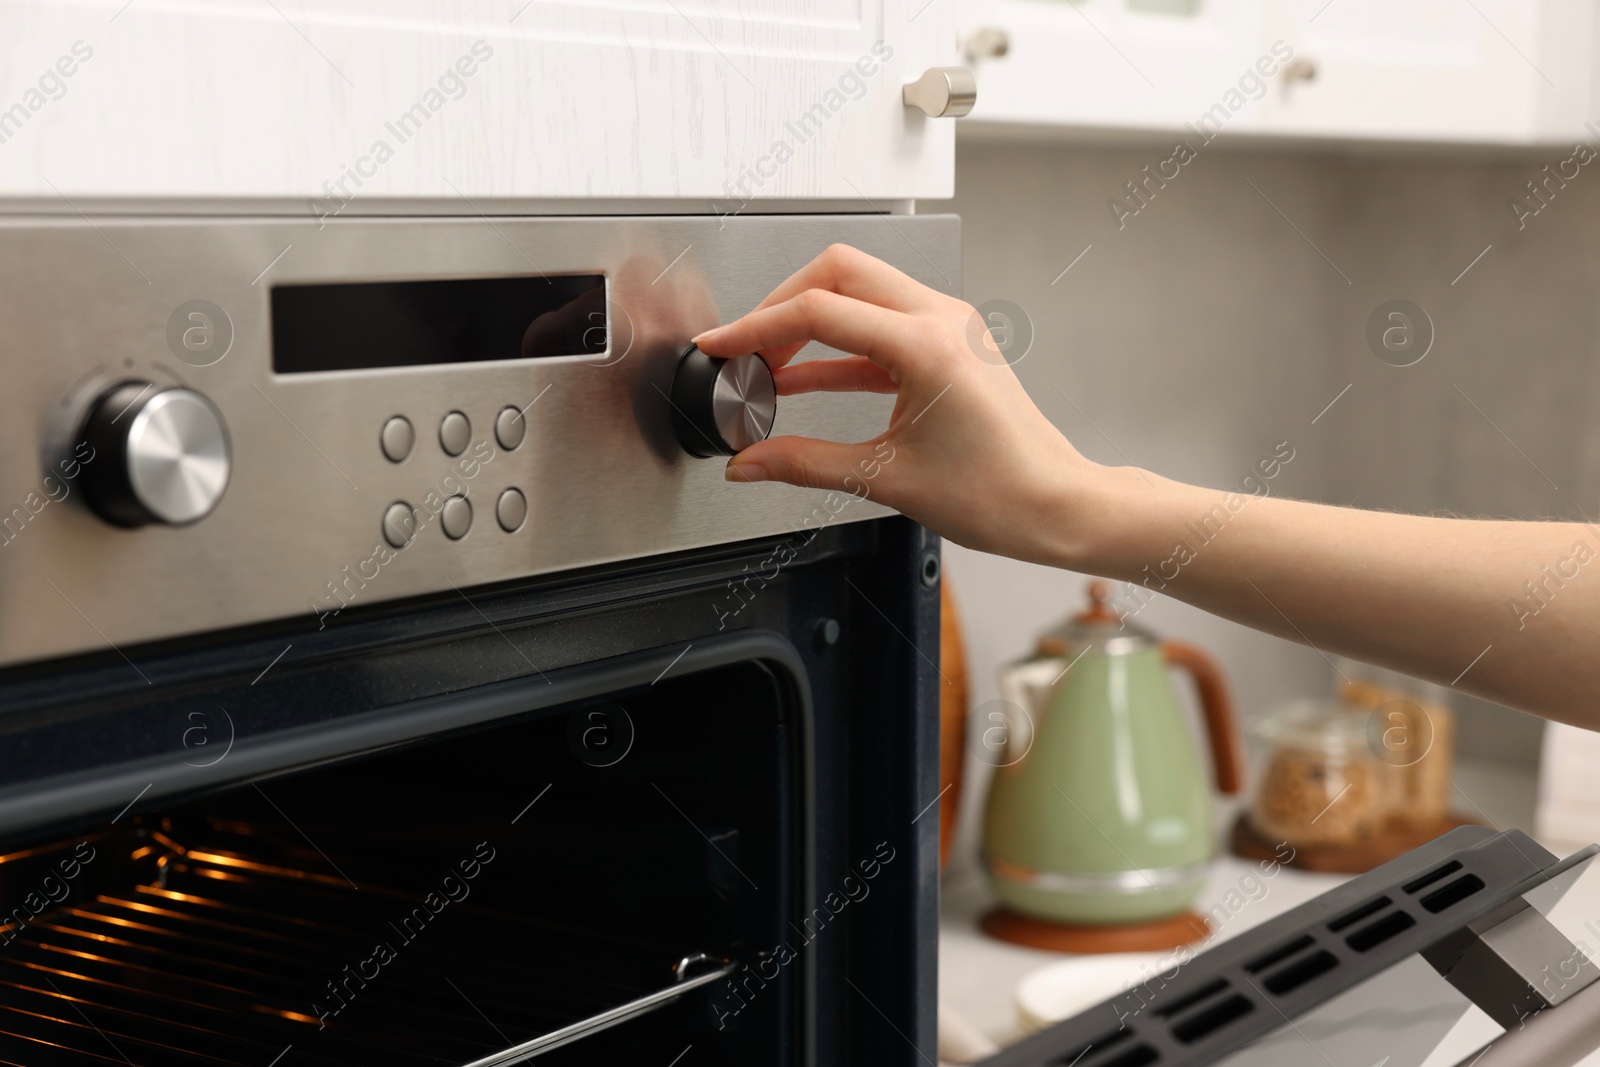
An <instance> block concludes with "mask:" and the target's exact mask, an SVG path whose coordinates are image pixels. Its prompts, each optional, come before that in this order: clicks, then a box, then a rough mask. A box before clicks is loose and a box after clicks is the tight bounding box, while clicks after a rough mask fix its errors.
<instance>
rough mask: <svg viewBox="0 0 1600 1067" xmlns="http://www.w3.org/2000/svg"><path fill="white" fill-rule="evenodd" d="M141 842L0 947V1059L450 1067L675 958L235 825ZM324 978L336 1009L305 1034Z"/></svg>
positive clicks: (665, 981)
mask: <svg viewBox="0 0 1600 1067" xmlns="http://www.w3.org/2000/svg"><path fill="white" fill-rule="evenodd" d="M161 838H163V835H160V834H156V835H153V836H145V837H144V838H143V839H142V840H143V842H144V843H142V844H138V843H133V844H130V846H129V847H128V848H126V849H124V850H123V852H122V854H121V855H120V856H118V857H116V860H117V861H118V862H127V863H130V864H132V865H133V869H136V870H137V871H139V872H140V873H141V874H142V877H138V878H131V879H130V880H129V881H128V883H127V886H128V887H127V888H126V889H118V890H114V891H101V892H98V893H94V894H92V895H90V896H87V897H84V898H81V899H69V900H67V901H65V902H64V903H62V904H61V905H60V906H58V907H56V908H54V909H53V910H49V911H46V912H44V913H42V914H41V915H39V916H38V917H37V918H35V919H33V920H32V921H31V922H29V923H28V924H27V925H26V926H25V927H24V928H22V929H21V930H20V932H18V933H17V934H16V936H15V937H14V939H12V940H11V941H10V942H9V943H8V944H6V945H5V947H4V948H3V949H0V1065H10V1064H15V1065H17V1067H56V1065H74V1067H76V1065H88V1064H97V1063H114V1064H119V1065H123V1067H126V1065H127V1064H129V1063H133V1064H137V1065H138V1067H169V1065H170V1067H179V1065H182V1067H190V1065H200V1064H208V1065H210V1064H216V1065H224V1064H227V1065H234V1064H237V1065H240V1067H269V1065H271V1064H274V1063H276V1062H278V1058H279V1057H280V1056H281V1057H283V1061H282V1062H283V1065H284V1067H299V1065H310V1064H318V1065H334V1064H343V1065H353V1064H362V1065H371V1064H374V1063H378V1062H382V1063H384V1064H385V1065H386V1067H425V1065H426V1067H438V1065H445V1064H464V1063H468V1062H470V1061H472V1060H475V1059H478V1058H481V1057H484V1056H487V1055H489V1054H491V1053H494V1052H497V1051H499V1050H502V1049H505V1048H507V1047H509V1046H512V1045H514V1044H518V1043H520V1042H523V1041H526V1040H529V1039H532V1038H534V1037H537V1036H540V1035H542V1034H547V1033H550V1032H552V1031H554V1030H558V1029H560V1028H562V1027H564V1026H567V1025H569V1024H572V1023H575V1022H578V1021H580V1020H583V1019H585V1018H588V1017H591V1016H593V1015H596V1014H599V1013H601V1012H603V1011H606V1010H609V1009H612V1008H616V1007H618V1006H619V1005H622V1004H624V1003H627V1002H628V1001H631V1000H634V999H636V998H638V997H640V996H643V995H645V994H648V993H651V992H654V991H656V990H660V989H662V988H663V987H666V986H669V985H670V984H671V982H672V974H671V966H672V964H673V963H674V962H675V961H676V960H678V959H679V958H680V957H681V956H682V955H684V951H683V949H684V946H682V945H677V946H672V945H668V944H666V943H665V942H661V943H649V942H641V941H640V939H639V938H638V937H637V936H636V935H635V934H630V936H629V937H628V938H627V939H626V940H624V939H622V938H620V937H616V936H614V935H611V936H608V935H607V933H606V932H605V931H604V930H594V929H570V928H565V927H562V926H560V925H557V924H555V923H552V922H541V921H539V920H537V919H534V918H530V917H528V916H525V915H518V914H506V913H502V912H497V911H492V910H489V909H486V908H482V907H479V906H477V905H476V904H474V903H473V902H472V901H471V899H470V897H469V898H467V899H465V900H462V901H461V902H459V903H458V902H451V903H449V904H447V905H445V906H443V907H442V908H440V909H439V910H438V911H437V912H434V911H432V910H431V909H429V908H428V907H427V904H426V902H425V894H423V893H417V892H405V891H401V890H397V889H394V888H391V887H389V886H387V885H385V884H383V883H380V882H375V881H373V880H371V877H370V874H371V873H372V872H371V868H368V869H367V870H366V871H363V872H362V873H359V874H357V875H356V877H357V878H358V879H359V889H356V888H353V887H352V885H351V884H350V883H349V882H348V881H346V880H345V879H344V878H343V877H341V876H339V875H331V874H323V873H317V872H318V871H319V870H320V871H327V870H329V869H330V867H332V868H333V869H338V868H339V866H342V864H338V863H336V862H335V861H333V860H329V859H327V858H325V857H321V856H320V855H319V854H318V853H315V852H310V851H309V850H308V851H304V852H303V851H301V850H299V849H297V848H295V847H293V846H290V845H285V844H283V843H282V842H278V841H273V840H271V839H270V838H264V837H261V836H258V835H255V834H254V833H253V832H252V831H251V829H250V828H248V827H233V828H231V831H230V830H227V829H224V830H219V831H218V833H217V835H216V838H215V839H214V840H211V839H208V843H207V845H206V847H204V848H201V847H190V848H187V849H185V848H182V847H181V846H177V845H176V843H175V842H173V843H171V847H168V846H167V845H160V844H152V843H151V842H152V841H153V840H156V839H161ZM112 844H114V843H112ZM105 847H107V848H108V849H109V848H111V844H108V845H107V846H105ZM123 857H126V859H125V860H124V858H123ZM99 862H102V863H104V862H110V861H109V860H102V861H99ZM396 862H397V863H398V862H403V861H398V860H397V861H396ZM352 873H355V872H354V871H353V869H352ZM395 884H403V879H402V880H400V881H399V882H397V883H395ZM416 909H421V911H420V912H419V911H417V910H416ZM408 914H412V915H413V916H414V918H413V920H412V924H411V925H410V926H404V924H403V917H404V916H406V915H408ZM422 916H427V918H426V919H424V918H422ZM397 924H400V925H397ZM402 927H403V928H402ZM408 935H409V936H408ZM380 941H382V942H384V943H386V944H387V945H388V946H389V947H390V949H391V950H392V957H391V958H389V959H387V960H386V961H381V960H380V961H379V962H377V964H376V967H375V971H376V973H375V974H374V973H373V971H374V967H373V966H372V962H373V961H374V960H375V959H376V958H377V957H375V948H376V946H377V944H378V943H379V942H380ZM346 968H350V970H346ZM363 971H364V972H367V974H368V975H369V976H370V979H369V978H364V977H363V976H362V973H361V972H363ZM352 974H353V975H354V977H353V978H352V977H351V975H352ZM329 982H334V983H335V984H336V985H339V986H341V987H342V988H343V989H344V990H345V991H346V993H345V994H344V996H345V1004H346V1006H345V1007H344V1008H343V1010H340V1011H338V1012H337V1014H330V1015H329V1016H328V1018H327V1019H326V1025H325V1026H324V1025H323V1024H322V1023H319V1020H318V1017H317V1015H318V1012H319V1009H321V1010H331V1009H333V1008H335V1007H338V1006H339V1003H340V1001H339V1000H338V999H336V998H335V996H334V995H333V994H331V993H330V992H329V990H328V985H327V983H329ZM291 1046H292V1056H289V1055H285V1050H286V1049H290V1047H291Z"/></svg>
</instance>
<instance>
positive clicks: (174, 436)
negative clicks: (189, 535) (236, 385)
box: [81, 381, 233, 526]
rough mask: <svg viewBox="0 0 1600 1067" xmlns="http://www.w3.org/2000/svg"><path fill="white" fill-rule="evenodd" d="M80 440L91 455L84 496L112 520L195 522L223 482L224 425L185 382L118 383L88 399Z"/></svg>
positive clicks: (226, 468)
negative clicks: (89, 404) (93, 458)
mask: <svg viewBox="0 0 1600 1067" xmlns="http://www.w3.org/2000/svg"><path fill="white" fill-rule="evenodd" d="M81 440H83V441H85V442H86V443H88V444H89V445H90V446H91V447H92V448H93V449H94V451H95V454H96V455H97V456H98V457H99V458H98V459H97V461H96V462H94V463H90V464H85V465H84V468H83V470H84V480H83V487H84V495H85V496H87V497H88V500H89V503H90V505H91V506H92V507H93V508H94V510H95V511H96V512H97V513H98V514H99V515H100V517H101V518H103V519H105V520H106V521H107V522H110V523H114V524H116V525H118V526H143V525H145V524H147V523H153V522H160V523H168V524H170V525H173V526H180V525H183V524H185V523H191V522H196V521H198V520H199V519H203V518H205V517H206V516H207V515H209V514H211V511H212V509H213V508H215V507H216V506H217V503H218V502H219V501H220V500H221V499H222V492H223V490H224V489H226V488H227V487H228V477H229V474H230V472H231V470H232V466H233V464H232V456H231V453H230V450H229V446H228V431H227V428H226V427H225V426H224V425H223V422H222V414H221V413H220V412H219V411H217V409H216V408H215V407H214V406H212V404H211V401H209V400H207V399H206V398H205V397H203V396H201V395H200V394H199V393H197V392H195V391H194V390H193V389H183V388H177V387H169V388H162V387H161V386H158V385H156V384H154V383H153V382H147V381H126V382H122V383H121V384H119V385H116V386H114V387H113V388H111V389H110V390H109V391H107V392H106V393H105V394H104V395H102V396H101V397H100V399H99V400H98V401H96V402H95V406H94V409H93V410H92V411H91V412H90V413H89V417H88V419H87V420H85V422H84V425H83V428H82V437H81Z"/></svg>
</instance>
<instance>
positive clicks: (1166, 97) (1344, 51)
mask: <svg viewBox="0 0 1600 1067" xmlns="http://www.w3.org/2000/svg"><path fill="white" fill-rule="evenodd" d="M1597 25H1600V23H1597V15H1596V11H1595V5H1594V3H1593V0H1000V2H999V3H990V2H984V0H966V3H965V6H964V9H963V14H962V19H961V32H962V36H963V40H964V41H966V42H968V44H969V47H971V48H972V49H973V50H974V51H975V52H976V53H977V57H976V58H975V59H974V61H973V62H974V66H975V69H976V72H977V79H978V88H979V93H978V105H977V107H976V108H975V109H974V110H973V113H972V122H974V123H975V124H978V125H979V127H980V128H982V129H984V130H986V131H988V132H990V133H995V132H999V133H1002V134H1003V133H1004V132H1005V131H1006V130H1007V129H1009V128H1013V127H1017V126H1023V125H1025V126H1030V127H1046V128H1056V129H1059V130H1064V131H1069V132H1070V131H1143V132H1151V131H1160V132H1163V133H1165V132H1173V133H1180V134H1182V133H1185V131H1189V132H1188V134H1187V136H1188V137H1189V138H1192V137H1193V136H1194V132H1193V131H1197V130H1200V129H1201V126H1200V117H1201V116H1203V115H1210V116H1212V120H1211V121H1210V122H1208V123H1207V124H1206V125H1205V127H1204V130H1203V132H1204V133H1205V134H1206V135H1207V136H1209V135H1210V134H1211V133H1212V132H1213V131H1214V129H1215V128H1216V127H1218V126H1221V127H1223V128H1225V131H1226V132H1227V133H1228V134H1230V135H1241V134H1242V135H1245V136H1265V137H1273V136H1284V137H1301V138H1318V139H1340V140H1358V141H1422V142H1438V143H1460V144H1472V143H1479V144H1506V145H1517V144H1539V143H1554V144H1563V143H1565V144H1571V143H1572V141H1573V140H1574V139H1576V138H1578V137H1580V136H1581V137H1583V138H1584V139H1586V140H1591V141H1592V140H1595V138H1596V135H1594V134H1590V133H1586V132H1585V131H1584V123H1585V121H1586V120H1588V119H1591V118H1596V117H1600V93H1597V92H1596V85H1595V81H1596V79H1595V76H1594V71H1595V69H1596V46H1597V39H1596V38H1597V35H1596V30H1597ZM997 42H1003V52H1004V54H994V53H995V52H996V51H999V50H1000V48H999V46H998V45H997ZM1258 64H1259V65H1258ZM1252 71H1256V72H1261V71H1270V77H1269V78H1266V79H1263V80H1266V81H1268V82H1270V85H1269V86H1267V87H1262V86H1261V85H1259V84H1258V79H1257V78H1256V77H1254V76H1252V73H1251V72H1252ZM1194 147H1196V148H1198V147H1199V146H1198V145H1195V146H1194Z"/></svg>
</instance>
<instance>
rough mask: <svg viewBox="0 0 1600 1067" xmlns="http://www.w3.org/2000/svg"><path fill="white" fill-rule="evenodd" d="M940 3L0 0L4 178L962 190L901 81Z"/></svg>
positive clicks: (76, 188) (946, 132)
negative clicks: (910, 107) (904, 97)
mask: <svg viewBox="0 0 1600 1067" xmlns="http://www.w3.org/2000/svg"><path fill="white" fill-rule="evenodd" d="M917 7H918V5H916V4H906V3H903V2H891V0H581V2H560V0H261V2H259V3H255V2H252V3H243V2H232V0H191V2H186V3H181V4H180V3H163V4H156V3H144V2H140V0H132V2H131V3H127V4H122V5H121V6H120V8H119V6H118V5H117V4H116V3H110V2H104V0H103V2H99V3H90V2H88V0H78V2H68V0H0V26H4V28H5V35H4V36H5V41H4V44H3V45H0V48H3V49H4V53H5V64H4V67H3V69H4V70H5V72H6V77H4V78H0V91H3V92H4V94H5V96H4V97H0V195H7V196H31V197H39V198H42V199H44V200H47V201H48V202H51V203H54V204H56V205H58V206H59V205H60V203H61V200H60V198H61V197H63V196H64V197H67V198H69V199H71V200H73V201H74V202H76V201H77V200H78V198H80V197H81V198H99V197H119V196H170V197H201V198H211V197H230V198H233V197H238V198H252V199H254V198H293V199H295V200H296V201H303V202H304V203H305V205H306V209H307V210H308V211H311V212H326V211H340V212H342V211H343V210H345V209H346V208H349V209H351V210H362V209H364V208H367V207H368V204H369V203H370V202H371V201H373V200H376V199H385V198H397V197H398V198H423V197H425V198H443V199H445V200H448V201H451V202H452V203H455V204H459V203H460V202H461V201H462V199H463V198H464V199H466V200H468V201H471V202H472V203H473V204H477V203H479V202H480V200H494V201H497V202H499V203H501V204H502V205H503V204H504V202H505V201H506V200H517V199H524V200H526V199H536V198H546V197H631V198H656V197H671V198H694V199H696V200H699V201H701V202H702V204H705V203H706V202H708V201H712V200H715V201H717V202H718V204H719V206H720V205H722V204H725V203H726V202H727V201H729V200H737V201H743V200H748V199H767V198H785V197H830V198H849V199H861V198H870V199H872V200H874V201H879V200H887V199H890V198H908V197H940V196H948V195H950V193H951V187H952V182H953V151H954V133H953V130H952V129H951V123H950V120H948V119H943V120H941V119H928V118H926V117H924V116H923V115H921V114H920V113H918V112H914V111H912V112H908V111H907V109H906V108H905V107H904V106H903V105H902V103H901V99H900V90H901V84H902V83H903V82H905V81H909V80H912V79H914V78H916V77H917V76H918V75H919V74H921V72H922V71H923V70H924V69H926V68H927V67H930V66H937V65H944V64H947V63H948V62H949V61H951V60H952V59H953V58H954V51H955V33H954V18H955V16H954V12H953V5H952V4H951V3H949V2H948V0H929V2H928V3H926V5H924V6H922V9H921V10H920V11H919V10H917ZM6 109H8V110H6ZM703 209H704V210H713V208H711V207H709V206H706V207H704V208H703Z"/></svg>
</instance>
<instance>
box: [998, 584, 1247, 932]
mask: <svg viewBox="0 0 1600 1067" xmlns="http://www.w3.org/2000/svg"><path fill="white" fill-rule="evenodd" d="M1089 596H1090V600H1091V604H1090V607H1089V610H1088V611H1086V612H1084V613H1082V614H1080V615H1078V616H1076V617H1075V618H1073V619H1072V620H1071V621H1069V622H1068V623H1067V624H1065V625H1064V626H1062V627H1060V628H1059V629H1057V630H1054V631H1052V632H1051V633H1049V634H1047V635H1045V637H1044V638H1043V639H1042V640H1041V641H1040V643H1039V649H1038V653H1037V654H1036V655H1035V656H1033V657H1032V658H1030V659H1027V660H1024V661H1022V662H1020V663H1013V664H1010V665H1008V666H1006V667H1004V668H1002V670H1001V672H1000V683H1001V693H1002V696H1003V697H1005V700H1006V702H1007V703H1008V704H1010V705H1012V707H1011V708H1010V709H1009V715H1008V718H1011V719H1012V720H1013V721H1012V722H1011V723H1010V726H1011V728H1010V729H1009V730H1008V731H1007V733H1006V736H1005V738H1004V745H1003V750H1002V751H1001V752H1000V753H999V757H1000V758H998V759H996V760H995V763H996V764H997V766H996V769H995V772H994V776H993V778H992V779H991V781H990V785H989V802H988V807H987V810H986V812H985V815H984V832H983V862H984V867H985V870H986V873H987V875H988V879H989V883H990V885H991V886H992V887H993V889H994V892H995V894H996V895H997V896H998V897H999V898H1000V900H1001V902H1002V903H1003V904H1005V905H1006V906H1007V907H1008V908H1009V909H1011V911H1013V912H1015V913H1017V914H1019V915H1021V916H1025V917H1028V918H1032V919H1041V920H1045V921H1046V922H1052V923H1068V924H1076V925H1092V926H1103V925H1111V924H1127V923H1142V922H1150V921H1154V920H1160V919H1164V918H1168V917H1171V916H1175V915H1178V914H1180V913H1182V912H1184V911H1185V909H1187V908H1188V907H1189V905H1190V904H1192V903H1193V902H1194V899H1195V897H1196V896H1197V895H1198V894H1199V892H1200V890H1201V888H1202V887H1203V886H1204V885H1205V879H1206V875H1207V873H1208V871H1209V868H1210V864H1211V860H1212V858H1213V856H1214V855H1215V852H1216V836H1217V835H1216V827H1215V825H1214V817H1213V814H1212V804H1211V782H1210V781H1209V780H1208V775H1207V773H1206V769H1205V766H1204V765H1203V764H1202V762H1201V759H1200V756H1199V754H1198V753H1197V752H1196V751H1195V747H1194V744H1193V742H1192V741H1191V739H1190V732H1189V730H1188V729H1187V727H1186V726H1185V723H1184V721H1183V717H1182V714H1181V712H1180V709H1179V704H1178V701H1177V699H1176V695H1175V694H1174V693H1173V690H1172V687H1171V684H1170V682H1169V679H1168V677H1167V669H1168V668H1169V667H1179V668H1182V669H1184V670H1186V671H1188V672H1189V673H1190V674H1191V675H1192V676H1193V678H1194V681H1195V684H1196V686H1197V687H1198V690H1199V697H1200V704H1201V708H1202V710H1203V713H1204V719H1205V725H1206V732H1207V733H1208V735H1209V738H1210V745H1211V757H1212V758H1211V763H1212V767H1213V768H1214V773H1215V780H1216V787H1217V789H1218V790H1220V791H1221V792H1223V793H1230V794H1231V793H1237V792H1238V791H1239V789H1240V787H1241V785H1242V778H1243V773H1242V766H1241V756H1240V751H1239V739H1238V726H1237V724H1236V722H1235V720H1234V715H1233V710H1232V707H1231V703H1230V700H1229V698H1228V692H1227V687H1226V686H1225V684H1224V682H1223V679H1222V674H1221V672H1220V671H1219V670H1218V669H1217V666H1216V664H1215V663H1214V662H1213V661H1212V660H1211V658H1210V657H1209V656H1207V655H1205V654H1204V653H1203V652H1201V651H1200V650H1199V649H1197V648H1194V647H1193V646H1190V645H1184V644H1179V643H1177V642H1172V641H1168V642H1162V641H1158V640H1156V639H1155V638H1154V637H1153V636H1151V635H1150V634H1149V633H1147V632H1145V631H1143V630H1141V629H1138V628H1136V627H1134V626H1132V625H1130V624H1128V623H1127V621H1126V619H1125V618H1123V617H1122V616H1120V615H1119V614H1118V613H1117V612H1115V611H1114V610H1112V609H1111V608H1110V607H1109V605H1108V592H1107V588H1106V585H1105V583H1104V582H1095V583H1093V584H1092V585H1091V586H1090V587H1089Z"/></svg>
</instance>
